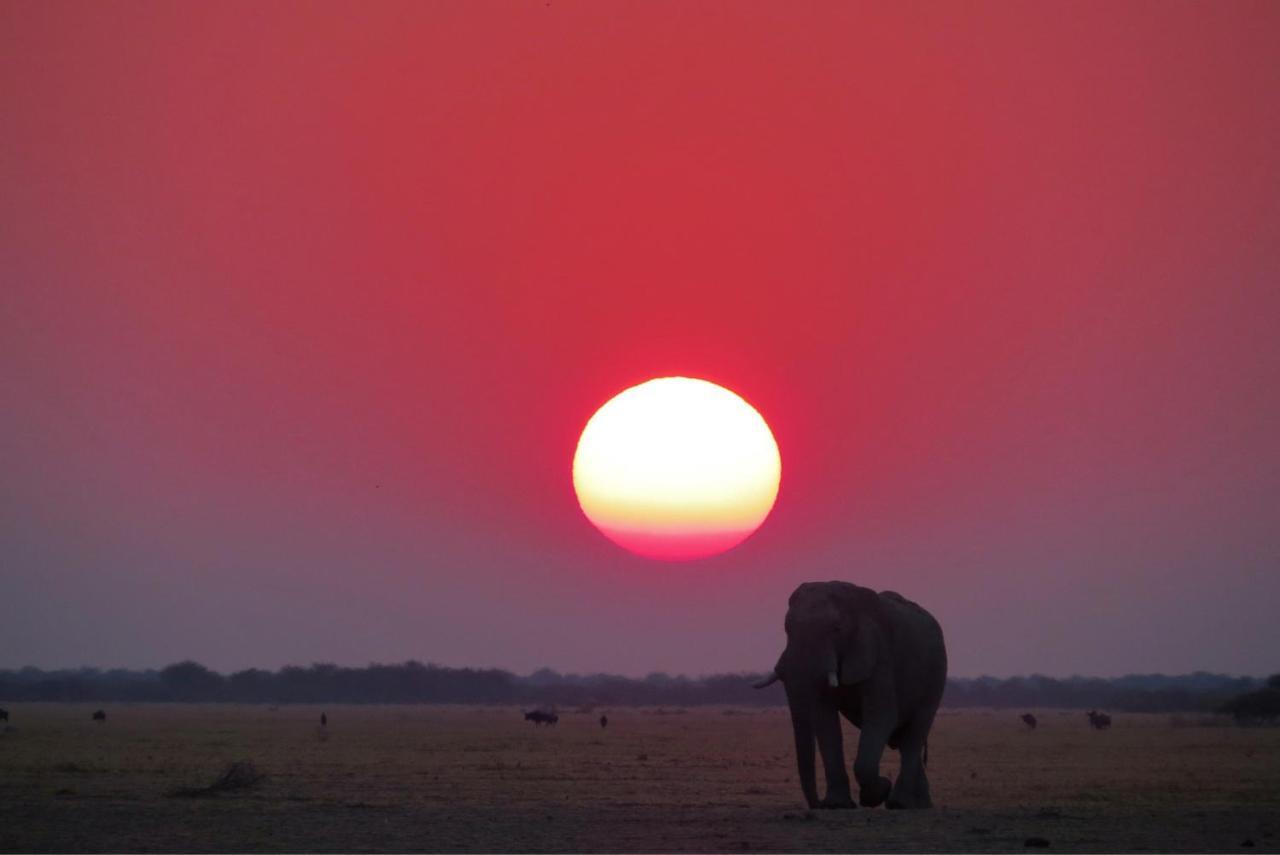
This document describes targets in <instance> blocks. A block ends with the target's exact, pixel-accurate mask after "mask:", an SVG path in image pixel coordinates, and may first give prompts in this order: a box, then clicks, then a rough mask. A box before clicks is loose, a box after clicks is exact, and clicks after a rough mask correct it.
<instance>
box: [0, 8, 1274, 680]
mask: <svg viewBox="0 0 1280 855" xmlns="http://www.w3.org/2000/svg"><path fill="white" fill-rule="evenodd" d="M1277 44H1280V5H1277V4H1275V3H1266V2H1262V3H1230V2H1215V3H1173V2H1169V3H1130V4H1124V3H1116V2H1106V3H1069V4H1066V3H1064V4H1050V3H1001V4H977V3H965V4H911V3H892V4H882V5H865V4H843V3H842V4H834V3H831V4H827V3H819V4H800V3H789V2H788V3H780V2H771V3H741V2H735V3H723V4H712V3H653V2H646V3H636V4H624V3H604V2H590V3H587V2H569V0H552V2H551V3H550V4H547V3H545V2H544V0H536V2H527V3H526V2H519V3H517V2H510V3H480V2H457V3H435V4H423V3H405V4H393V3H382V4H376V5H373V6H372V8H370V7H369V6H368V5H367V4H326V3H320V2H308V3H298V4H287V3H272V4H261V3H230V2H228V3H217V4H204V5H199V4H166V3H86V4H71V3H57V4H55V3H42V2H35V3H13V2H4V3H3V4H0V106H2V108H3V109H2V115H3V122H0V226H2V228H0V289H2V290H0V415H2V416H3V418H0V472H3V475H2V476H0V577H2V578H0V581H2V583H3V595H2V596H0V667H6V666H8V667H12V666H19V665H24V664H35V665H40V666H74V665H80V664H93V665H101V666H117V665H118V666H158V665H163V664H166V663H168V662H171V661H174V660H176V659H180V658H185V657H193V658H196V659H198V660H200V661H202V662H204V663H205V664H208V665H210V666H212V667H216V668H219V669H229V668H240V667H246V666H249V665H258V666H270V667H275V666H279V665H281V664H285V663H309V662H312V661H326V660H328V661H337V662H341V663H350V664H360V663H364V662H367V661H370V660H381V661H401V660H404V659H407V658H417V659H422V660H434V661H437V662H441V663H446V664H453V665H494V666H500V667H507V668H512V669H515V670H519V671H528V670H532V669H533V668H536V667H538V666H542V665H550V666H553V667H556V668H560V669H563V670H579V671H595V670H607V671H615V672H623V673H631V674H643V673H645V672H647V671H650V670H666V671H671V672H686V673H699V672H706V671H719V670H736V669H753V670H754V669H763V668H765V667H767V666H768V665H769V664H771V663H772V662H773V660H774V659H775V658H776V654H777V651H778V650H779V649H780V647H781V645H782V642H783V636H782V629H781V626H782V616H783V611H784V609H785V603H786V597H787V595H788V594H789V593H790V591H791V590H792V588H793V587H794V586H795V585H796V584H798V583H799V582H801V581H805V580H815V579H829V578H840V579H847V580H850V581H854V582H858V583H860V584H865V585H869V586H872V587H876V588H881V589H883V588H891V589H894V590H898V591H900V592H901V593H903V594H905V595H906V596H908V597H911V598H913V599H916V600H918V601H919V602H921V603H922V604H923V605H925V606H926V607H928V608H929V609H931V610H932V611H933V612H934V613H935V614H936V615H937V616H938V618H939V619H940V620H941V622H942V624H943V627H944V630H945V632H946V633H947V637H948V643H949V648H950V651H951V662H952V672H953V673H955V674H960V675H974V674H979V673H992V674H1000V675H1003V674H1012V673H1028V672H1035V671H1038V672H1043V673H1051V674H1069V673H1074V672H1078V673H1089V674H1103V675H1106V674H1118V673H1124V672H1130V671H1156V670H1160V671H1166V672H1185V671H1190V670H1195V669H1200V668H1204V669H1210V670H1220V671H1229V672H1236V673H1254V674H1262V673H1270V672H1272V671H1275V670H1277V667H1276V665H1277V663H1276V660H1275V650H1276V649H1277V647H1278V646H1280V629H1277V627H1280V624H1278V623H1277V622H1276V620H1275V604H1276V603H1277V602H1280V572H1278V571H1280V510H1278V509H1280V444H1278V443H1277V439H1276V437H1277V436H1280V345H1278V344H1277V320H1278V318H1280V287H1278V283H1280V249H1278V247H1280V154H1278V152H1280V51H1277V49H1276V45H1277ZM668 374H681V375H688V376H697V377H703V378H706V379H709V380H713V381H715V382H718V383H721V384H723V385H725V386H727V387H729V388H731V389H733V390H735V391H736V392H738V393H739V394H741V395H742V396H744V397H745V398H746V399H747V400H748V401H750V402H751V403H752V404H753V405H755V406H756V407H757V408H758V409H759V410H760V411H761V413H762V414H763V415H764V416H765V418H766V419H767V420H768V421H769V423H770V424H771V426H772V427H773V430H774V433H775V435H776V437H777V440H778V443H779V447H780V449H781V454H782V465H783V477H782V489H781V493H780V495H779V498H778V503H777V506H776V508H775V510H774V512H773V515H772V516H771V517H770V519H769V520H768V521H767V522H766V523H765V525H764V526H763V527H762V528H761V530H760V531H759V532H758V533H757V534H756V535H755V536H754V537H753V538H751V539H750V540H749V541H747V542H746V543H745V544H743V545H742V546H741V547H739V548H737V549H735V550H733V551H731V552H729V553H726V554H725V555H723V556H720V557H717V558H714V559H710V560H706V561H701V562H696V563H690V564H677V565H671V564H663V563H656V562H652V561H647V560H645V559H642V558H638V557H635V556H632V555H629V554H627V553H625V552H623V551H621V550H619V549H618V548H617V547H615V546H613V545H612V544H611V543H609V542H608V541H606V540H605V539H604V538H603V537H602V536H601V535H599V534H598V533H597V532H596V531H595V530H594V529H593V528H592V527H591V526H590V524H589V523H588V522H587V521H586V520H585V519H584V518H583V516H582V515H581V513H580V511H579V510H578V508H577V505H576V502H575V500H574V495H573V489H572V484H571V475H570V462H571V458H572V454H573V448H574V444H575V442H576V440H577V437H578V433H579V431H580V430H581V428H582V426H583V425H584V424H585V422H586V419H587V418H588V417H589V416H590V415H591V413H592V412H593V411H594V410H595V408H596V407H598V406H599V405H600V404H602V403H603V402H604V401H605V400H607V399H608V398H610V397H612V396H613V395H614V394H615V393H617V392H618V391H621V390H622V389H623V388H626V387H627V386H629V385H632V384H634V383H637V382H640V381H642V380H645V379H648V378H650V377H653V376H660V375H668Z"/></svg>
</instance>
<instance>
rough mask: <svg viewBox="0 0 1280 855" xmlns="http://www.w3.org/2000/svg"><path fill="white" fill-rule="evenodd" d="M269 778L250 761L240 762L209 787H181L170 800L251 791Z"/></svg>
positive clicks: (173, 792)
mask: <svg viewBox="0 0 1280 855" xmlns="http://www.w3.org/2000/svg"><path fill="white" fill-rule="evenodd" d="M266 777H267V776H266V775H264V774H262V773H261V772H259V771H258V767H256V766H254V765H253V764H252V763H250V762H249V761H248V760H239V761H236V762H235V763H232V764H231V765H230V766H228V767H227V768H226V771H224V772H223V773H222V774H221V775H219V776H218V777H217V778H216V779H215V780H214V781H213V783H211V784H210V785H209V786H207V787H180V788H178V789H176V790H172V791H170V792H169V793H168V795H169V797H170V798H177V799H200V798H209V797H211V796H217V795H221V794H222V793H233V792H238V791H240V790H249V789H252V788H253V787H256V786H257V785H258V784H259V783H261V782H262V781H263V780H264V779H265V778H266Z"/></svg>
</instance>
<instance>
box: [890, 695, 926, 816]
mask: <svg viewBox="0 0 1280 855" xmlns="http://www.w3.org/2000/svg"><path fill="white" fill-rule="evenodd" d="M932 723H933V716H929V717H928V723H926V724H923V725H914V724H913V726H912V727H911V728H910V729H909V730H908V732H907V734H906V735H905V737H904V738H903V741H902V749H901V752H900V753H901V757H902V763H901V769H900V771H899V772H898V780H897V781H896V782H894V785H893V792H892V793H890V794H889V804H888V806H889V807H890V808H930V807H933V798H932V797H931V796H930V794H929V776H928V774H927V773H926V771H925V766H924V756H925V751H926V748H925V742H926V740H927V739H928V736H929V725H931V724H932Z"/></svg>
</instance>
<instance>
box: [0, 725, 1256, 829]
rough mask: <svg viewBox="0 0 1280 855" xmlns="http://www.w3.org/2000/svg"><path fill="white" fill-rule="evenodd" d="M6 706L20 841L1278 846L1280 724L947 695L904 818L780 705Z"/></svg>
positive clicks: (0, 744) (1, 792)
mask: <svg viewBox="0 0 1280 855" xmlns="http://www.w3.org/2000/svg"><path fill="white" fill-rule="evenodd" d="M3 705H4V706H6V707H7V708H8V709H9V710H10V713H11V715H12V719H11V721H10V723H9V724H10V726H9V728H8V730H7V731H5V730H4V727H3V725H0V850H3V851H63V852H102V851H130V852H153V851H192V852H215V851H216V852H224V851H231V852H243V851H321V852H327V851H353V852H362V851H495V852H510V851H517V852H540V851H592V852H594V851H618V852H632V851H645V852H665V851H717V852H719V851H732V852H756V851H764V852H829V851H854V852H856V851H875V852H895V851H963V852H967V851H988V852H1004V851H1019V852H1026V851H1045V850H1038V849H1034V848H1031V849H1029V848H1027V845H1026V844H1027V841H1028V839H1029V838H1033V837H1038V838H1042V839H1043V840H1045V841H1048V844H1049V845H1048V849H1047V851H1051V852H1066V851H1071V852H1127V851H1152V850H1156V851H1201V852H1242V851H1244V852H1259V851H1271V852H1275V851H1280V728H1237V727H1234V726H1231V725H1230V724H1229V723H1226V722H1219V721H1213V720H1209V719H1203V718H1199V717H1182V718H1181V719H1179V718H1178V717H1176V716H1170V715H1131V714H1124V713H1118V714H1116V715H1115V725H1114V726H1113V727H1112V728H1111V729H1110V730H1108V731H1102V732H1096V731H1091V730H1089V729H1088V727H1087V724H1086V721H1085V716H1084V714H1083V713H1082V712H1080V711H1045V710H1033V711H1034V712H1035V713H1036V714H1037V716H1038V717H1039V718H1040V727H1039V728H1038V729H1037V730H1035V731H1030V730H1028V729H1027V728H1026V727H1025V726H1024V725H1023V724H1022V723H1021V722H1020V721H1019V720H1018V714H1019V713H1021V712H1023V711H1022V710H963V711H957V710H944V711H943V713H942V714H941V715H940V717H939V720H938V723H937V725H936V727H935V729H934V733H933V736H932V738H931V740H930V745H929V776H930V781H931V785H932V788H933V796H934V801H935V803H936V805H937V807H936V808H935V809H934V810H930V811H911V812H907V811H887V810H884V809H883V808H877V809H871V810H869V809H865V808H859V809H857V810H847V811H808V810H806V809H805V808H804V805H803V804H802V802H801V799H800V789H799V786H798V784H797V782H796V772H795V763H794V758H793V753H792V747H791V731H790V726H789V724H788V719H787V714H786V712H785V710H783V709H765V710H756V709H726V708H691V709H689V710H671V709H667V710H660V709H645V708H617V709H604V710H600V709H597V710H594V711H591V712H586V711H583V712H572V711H563V710H562V711H561V718H560V723H559V724H558V725H557V726H554V727H550V726H547V727H538V726H535V725H532V724H530V723H527V722H525V721H524V720H523V717H522V716H521V714H520V710H519V709H515V708H511V707H459V706H337V705H328V706H302V705H294V706H280V707H279V708H275V709H273V708H271V707H267V706H236V705H180V704H176V705H166V704H136V705H128V704H114V705H103V709H105V710H106V712H107V721H106V722H104V723H96V722H94V721H92V720H91V713H92V711H93V709H94V708H95V707H96V705H94V706H86V705H75V704H3ZM322 712H324V713H326V714H327V717H328V725H327V726H326V727H324V728H321V727H320V725H319V719H320V714H321V713H322ZM601 712H606V713H607V714H608V717H609V725H608V727H607V728H601V727H600V725H599V723H598V718H599V715H600V713H601ZM856 738H857V731H856V729H854V728H852V727H848V726H846V742H845V746H846V753H847V754H848V755H849V756H850V757H852V749H853V745H854V740H856ZM236 761H249V762H251V763H253V764H254V766H255V767H256V768H257V770H258V771H259V772H261V773H263V774H264V775H265V778H264V779H263V780H262V781H261V782H259V783H258V784H256V785H254V786H252V787H249V788H246V789H242V790H233V791H229V792H224V793H218V794H210V795H203V796H194V797H193V796H192V791H193V790H198V789H199V788H201V787H204V786H207V785H208V784H210V783H211V782H213V781H214V780H215V779H216V778H217V777H218V776H219V775H220V774H221V773H222V772H223V771H224V770H225V769H226V768H227V767H228V765H229V764H231V763H233V762H236ZM895 762H896V754H894V753H892V752H888V753H886V764H885V766H886V770H887V774H889V775H890V776H893V775H894V774H895V771H896V770H895V768H894V766H895ZM821 788H822V777H821V772H819V789H820V790H821ZM184 789H185V791H186V794H185V795H179V794H178V793H181V792H183V791H184Z"/></svg>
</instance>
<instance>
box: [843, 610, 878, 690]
mask: <svg viewBox="0 0 1280 855" xmlns="http://www.w3.org/2000/svg"><path fill="white" fill-rule="evenodd" d="M879 659H880V632H879V627H878V626H877V625H876V622H875V621H874V620H872V618H871V616H870V615H860V616H859V620H858V625H857V628H856V629H855V630H854V632H853V633H852V634H851V637H850V639H849V641H848V642H847V643H846V644H845V645H844V647H843V648H842V649H841V650H840V685H842V686H856V685H857V684H859V683H864V682H866V681H867V680H869V679H871V675H872V674H873V673H875V670H876V663H877V662H878V661H879Z"/></svg>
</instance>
